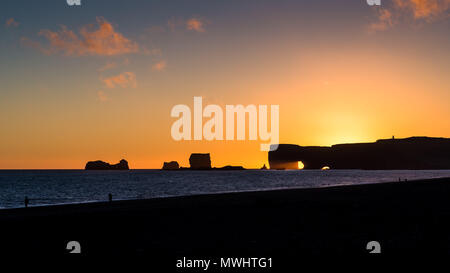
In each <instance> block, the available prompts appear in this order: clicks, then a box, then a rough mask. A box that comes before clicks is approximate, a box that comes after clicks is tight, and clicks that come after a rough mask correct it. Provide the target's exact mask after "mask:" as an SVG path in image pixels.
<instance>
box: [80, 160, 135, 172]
mask: <svg viewBox="0 0 450 273" xmlns="http://www.w3.org/2000/svg"><path fill="white" fill-rule="evenodd" d="M84 169H85V170H129V169H130V168H129V167H128V162H127V161H126V160H125V159H122V160H120V162H119V163H117V164H109V163H107V162H104V161H101V160H97V161H89V162H88V163H86V167H85V168H84Z"/></svg>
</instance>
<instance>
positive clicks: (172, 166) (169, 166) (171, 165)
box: [162, 161, 180, 170]
mask: <svg viewBox="0 0 450 273" xmlns="http://www.w3.org/2000/svg"><path fill="white" fill-rule="evenodd" d="M162 169H163V170H178V169H180V165H179V164H178V162H176V161H170V162H164V165H163V167H162Z"/></svg>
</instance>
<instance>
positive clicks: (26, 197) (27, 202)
mask: <svg viewBox="0 0 450 273" xmlns="http://www.w3.org/2000/svg"><path fill="white" fill-rule="evenodd" d="M24 202H25V207H26V208H28V204H29V203H30V199H28V196H25V200H24Z"/></svg>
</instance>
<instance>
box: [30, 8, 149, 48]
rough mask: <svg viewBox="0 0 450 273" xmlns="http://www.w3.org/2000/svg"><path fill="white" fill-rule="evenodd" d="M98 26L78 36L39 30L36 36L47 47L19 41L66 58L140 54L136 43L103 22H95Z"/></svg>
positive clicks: (83, 29) (76, 34) (62, 29)
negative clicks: (45, 41) (45, 43)
mask: <svg viewBox="0 0 450 273" xmlns="http://www.w3.org/2000/svg"><path fill="white" fill-rule="evenodd" d="M97 26H98V27H97V28H95V27H94V25H93V24H90V25H87V26H84V27H82V28H81V29H80V30H79V32H78V33H75V32H74V31H72V30H69V29H68V28H67V27H66V26H61V29H60V30H58V31H51V30H47V29H44V30H41V31H40V32H39V33H38V35H39V36H43V37H45V38H46V39H47V40H48V42H49V45H48V46H47V47H46V46H43V45H41V44H40V43H39V42H34V41H31V40H30V39H28V38H23V39H22V41H23V42H25V44H26V45H29V46H32V47H35V48H38V49H39V50H41V51H42V52H44V53H46V54H54V53H62V54H63V55H67V56H87V55H102V56H113V55H121V54H128V53H137V52H139V50H140V48H139V45H138V44H137V43H136V42H134V41H132V40H130V39H128V38H126V37H125V36H124V35H123V34H121V33H119V32H117V31H116V30H115V29H114V26H113V25H112V24H111V23H109V22H108V21H106V20H105V19H104V18H102V17H98V18H97Z"/></svg>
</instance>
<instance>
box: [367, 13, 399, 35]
mask: <svg viewBox="0 0 450 273" xmlns="http://www.w3.org/2000/svg"><path fill="white" fill-rule="evenodd" d="M392 20H393V19H392V13H391V12H390V11H389V10H387V9H380V10H379V11H378V20H377V21H376V22H373V23H371V24H370V25H369V30H370V31H372V32H375V31H383V30H386V29H387V28H388V27H391V26H392V25H393V22H392Z"/></svg>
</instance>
